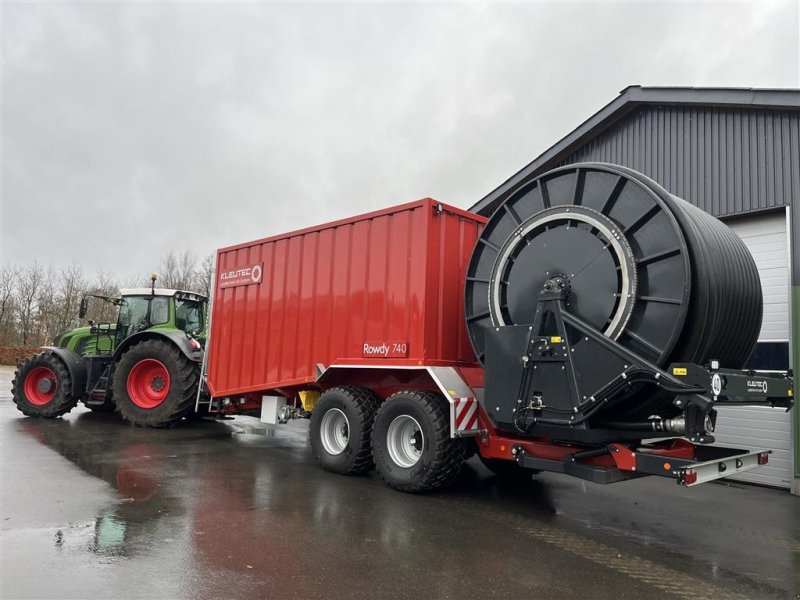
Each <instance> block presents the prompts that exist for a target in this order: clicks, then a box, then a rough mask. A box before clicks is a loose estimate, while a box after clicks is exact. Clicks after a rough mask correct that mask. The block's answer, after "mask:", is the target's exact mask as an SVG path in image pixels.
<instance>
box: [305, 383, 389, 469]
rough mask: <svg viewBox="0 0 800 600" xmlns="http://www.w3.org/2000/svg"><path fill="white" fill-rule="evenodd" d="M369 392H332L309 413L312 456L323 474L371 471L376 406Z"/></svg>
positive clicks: (337, 389) (346, 388)
mask: <svg viewBox="0 0 800 600" xmlns="http://www.w3.org/2000/svg"><path fill="white" fill-rule="evenodd" d="M379 402H380V401H379V399H378V397H377V396H376V395H375V394H374V393H373V392H372V390H370V389H368V388H364V387H359V386H342V387H335V388H331V389H329V390H328V391H326V392H325V393H324V394H322V395H321V396H320V398H319V400H318V401H317V405H316V406H315V407H314V410H313V412H312V413H311V425H310V427H309V437H310V440H311V452H312V453H313V454H314V458H315V459H316V461H317V462H318V463H319V465H320V466H321V467H322V468H323V469H325V470H326V471H332V472H333V473H340V474H342V475H359V474H362V473H367V472H369V471H370V470H372V467H373V464H372V453H371V448H370V434H371V433H372V423H373V422H374V420H375V412H376V411H377V409H378V404H379Z"/></svg>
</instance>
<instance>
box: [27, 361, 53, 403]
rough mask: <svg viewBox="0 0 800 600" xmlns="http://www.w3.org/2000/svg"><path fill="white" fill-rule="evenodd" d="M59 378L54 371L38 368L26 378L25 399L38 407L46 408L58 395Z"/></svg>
mask: <svg viewBox="0 0 800 600" xmlns="http://www.w3.org/2000/svg"><path fill="white" fill-rule="evenodd" d="M57 389H58V378H57V377H56V374H55V373H54V372H53V370H52V369H49V368H47V367H36V368H34V369H33V370H32V371H31V372H30V373H28V376H27V377H26V378H25V397H26V398H27V399H28V402H30V403H31V404H35V405H36V406H44V405H45V404H47V403H48V402H50V401H51V400H52V399H53V398H54V397H55V395H56V390H57Z"/></svg>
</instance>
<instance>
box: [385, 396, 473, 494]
mask: <svg viewBox="0 0 800 600" xmlns="http://www.w3.org/2000/svg"><path fill="white" fill-rule="evenodd" d="M372 456H373V458H374V460H375V467H376V468H377V470H378V473H380V475H381V477H382V478H383V480H384V481H385V482H386V483H387V484H388V485H389V486H390V487H392V488H394V489H396V490H399V491H401V492H410V493H418V492H429V491H432V490H436V489H441V488H444V487H446V486H448V485H449V484H451V483H452V482H453V480H455V478H456V477H457V476H458V474H459V473H460V472H461V467H462V466H463V465H464V458H465V456H466V448H465V446H464V444H463V440H460V439H453V438H451V437H450V415H449V411H448V406H447V402H446V401H445V400H444V398H442V396H441V395H440V394H437V393H435V392H430V391H404V392H398V393H396V394H393V395H392V396H390V397H389V398H388V399H387V400H386V402H384V403H383V404H382V405H381V407H380V408H379V409H378V414H377V415H376V417H375V426H374V427H373V430H372Z"/></svg>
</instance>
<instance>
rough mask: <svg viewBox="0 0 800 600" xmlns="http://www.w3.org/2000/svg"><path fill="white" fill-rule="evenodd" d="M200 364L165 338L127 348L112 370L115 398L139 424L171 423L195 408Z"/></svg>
mask: <svg viewBox="0 0 800 600" xmlns="http://www.w3.org/2000/svg"><path fill="white" fill-rule="evenodd" d="M199 378H200V368H199V364H198V363H196V362H195V361H193V360H190V359H189V358H187V357H186V355H185V354H183V352H181V351H180V349H179V348H178V347H177V346H175V344H173V343H172V342H171V341H169V340H166V339H149V340H144V341H142V342H139V343H138V344H135V345H133V346H131V347H130V348H128V349H127V350H126V351H125V352H124V353H123V354H122V356H121V357H120V359H119V361H118V362H117V366H116V369H115V370H114V392H113V393H114V402H115V403H116V405H117V412H118V413H119V414H120V416H122V418H123V419H125V420H126V421H128V422H129V423H132V424H133V425H136V426H138V427H170V426H172V425H174V424H175V423H177V422H178V421H180V420H181V419H182V418H183V417H184V416H186V415H187V414H188V413H190V412H191V411H192V410H193V409H194V402H195V398H196V394H197V385H198V383H199Z"/></svg>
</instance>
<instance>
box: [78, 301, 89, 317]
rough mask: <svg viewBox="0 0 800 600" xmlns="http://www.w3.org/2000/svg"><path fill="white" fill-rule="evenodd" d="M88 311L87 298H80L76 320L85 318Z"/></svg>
mask: <svg viewBox="0 0 800 600" xmlns="http://www.w3.org/2000/svg"><path fill="white" fill-rule="evenodd" d="M88 309H89V298H87V297H86V296H84V297H83V298H81V307H80V309H79V310H78V318H79V319H82V318H83V317H85V316H86V312H87V310H88Z"/></svg>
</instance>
